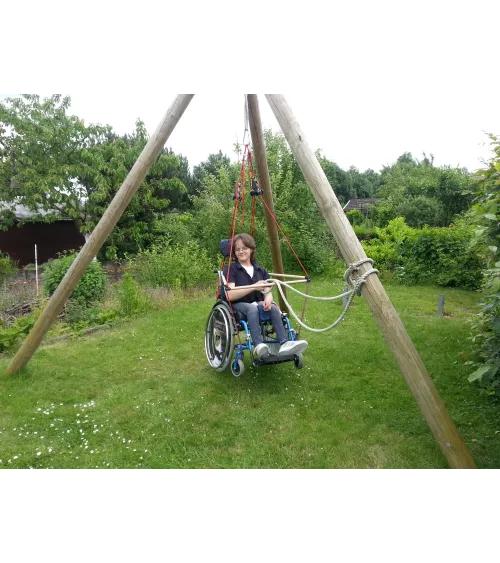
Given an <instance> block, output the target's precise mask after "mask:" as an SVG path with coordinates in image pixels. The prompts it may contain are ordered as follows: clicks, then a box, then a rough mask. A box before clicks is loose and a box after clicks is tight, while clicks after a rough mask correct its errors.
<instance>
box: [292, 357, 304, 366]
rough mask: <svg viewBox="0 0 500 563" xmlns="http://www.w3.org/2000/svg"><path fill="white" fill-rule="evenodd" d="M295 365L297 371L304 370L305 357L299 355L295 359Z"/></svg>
mask: <svg viewBox="0 0 500 563" xmlns="http://www.w3.org/2000/svg"><path fill="white" fill-rule="evenodd" d="M293 363H294V364H295V367H296V368H297V369H302V368H303V367H304V356H303V355H302V354H297V355H296V356H295V358H294V359H293Z"/></svg>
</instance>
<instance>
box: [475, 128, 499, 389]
mask: <svg viewBox="0 0 500 563" xmlns="http://www.w3.org/2000/svg"><path fill="white" fill-rule="evenodd" d="M490 139H491V144H492V148H493V155H492V157H491V159H490V161H489V162H488V163H487V165H486V168H484V169H482V170H478V172H477V173H476V174H477V178H478V185H477V191H476V196H477V197H476V203H475V205H474V208H473V211H474V214H475V215H474V223H475V225H476V226H477V230H476V237H477V241H478V242H479V243H481V244H483V245H484V246H485V247H486V249H487V266H488V267H487V269H486V271H485V272H484V283H483V288H482V290H483V297H482V300H481V302H480V303H479V305H480V307H481V312H480V313H479V314H478V315H477V316H476V319H475V322H474V325H473V334H472V339H471V340H472V342H473V345H474V352H475V355H476V358H475V359H476V367H477V370H476V371H475V372H474V373H472V374H471V375H470V376H469V381H476V380H477V381H479V382H480V383H481V385H482V386H483V387H486V388H487V389H488V390H489V393H491V394H498V393H499V390H500V138H499V137H497V136H495V135H490Z"/></svg>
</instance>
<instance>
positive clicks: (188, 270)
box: [127, 241, 216, 289]
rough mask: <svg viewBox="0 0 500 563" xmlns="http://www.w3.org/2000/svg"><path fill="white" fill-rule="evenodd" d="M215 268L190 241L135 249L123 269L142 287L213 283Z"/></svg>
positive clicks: (198, 247) (202, 250) (206, 255)
mask: <svg viewBox="0 0 500 563" xmlns="http://www.w3.org/2000/svg"><path fill="white" fill-rule="evenodd" d="M215 267H216V266H215V264H214V263H213V261H212V260H211V259H210V258H209V256H208V253H207V251H206V250H204V249H202V248H200V246H199V245H198V244H196V243H195V242H192V241H190V242H188V243H187V244H185V245H174V246H163V247H162V246H154V247H153V248H151V249H149V250H145V251H142V252H139V254H137V256H136V257H135V258H133V259H131V260H130V261H129V263H128V266H127V269H128V271H129V272H130V273H131V274H132V276H133V277H134V278H135V279H136V280H137V281H138V282H139V284H141V285H144V286H146V287H169V288H177V289H186V288H188V287H194V286H197V285H201V284H204V283H207V282H210V281H212V282H213V281H214V279H215V278H214V269H215Z"/></svg>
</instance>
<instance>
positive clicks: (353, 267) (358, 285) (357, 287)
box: [266, 258, 378, 332]
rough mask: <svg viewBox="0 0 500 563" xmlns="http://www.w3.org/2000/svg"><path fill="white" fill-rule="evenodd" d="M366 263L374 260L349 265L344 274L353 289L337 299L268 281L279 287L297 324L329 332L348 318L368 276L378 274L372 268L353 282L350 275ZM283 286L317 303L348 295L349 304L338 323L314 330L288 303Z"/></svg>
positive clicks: (274, 280)
mask: <svg viewBox="0 0 500 563" xmlns="http://www.w3.org/2000/svg"><path fill="white" fill-rule="evenodd" d="M366 262H370V263H371V264H373V260H371V259H370V258H366V259H363V260H360V261H359V262H355V263H354V264H350V265H349V268H348V269H347V271H346V273H345V274H344V280H345V281H346V283H348V284H349V285H350V286H351V287H352V289H351V290H349V291H346V292H345V293H342V294H340V295H336V296H335V297H317V296H315V295H308V294H306V293H303V292H302V291H299V290H298V289H295V287H293V286H292V285H290V284H287V283H285V282H282V281H281V280H277V279H272V278H271V279H269V280H266V281H267V282H269V283H273V284H274V285H276V286H277V287H278V291H279V292H280V294H281V297H282V298H283V302H284V303H285V305H286V306H287V307H288V310H289V311H290V313H291V314H292V316H293V318H294V319H295V320H296V321H297V323H298V324H299V325H300V326H301V327H303V328H305V329H306V330H309V331H310V332H327V331H328V330H331V329H332V328H335V327H336V326H337V325H338V324H340V323H341V322H342V321H343V320H344V318H345V317H346V315H347V312H348V310H349V307H350V306H351V304H352V302H353V300H354V297H355V296H356V295H361V288H362V286H363V284H365V283H366V280H367V278H368V276H370V275H371V274H378V270H376V269H375V268H371V269H370V270H368V271H367V272H365V273H364V274H363V275H361V276H360V277H359V278H357V279H356V280H352V279H351V277H350V275H351V274H352V273H353V272H355V271H357V270H359V266H360V265H362V264H364V263H366ZM282 286H284V287H286V288H287V289H290V290H291V291H293V292H295V293H297V294H298V295H301V296H302V297H304V298H305V299H314V300H316V301H335V300H337V299H342V298H343V297H344V296H346V295H348V296H349V298H348V300H347V303H346V305H345V307H344V310H343V311H342V313H341V315H340V317H339V318H338V319H337V320H336V321H334V322H333V323H332V324H331V325H330V326H327V327H326V328H319V329H318V328H312V327H310V326H308V325H306V324H305V323H304V322H303V321H302V320H301V319H299V317H298V315H297V314H296V313H295V311H294V310H293V307H292V306H291V305H290V303H289V302H288V301H287V299H286V297H285V294H284V293H285V292H284V291H283V289H282Z"/></svg>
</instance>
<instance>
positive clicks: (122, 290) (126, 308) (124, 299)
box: [115, 273, 153, 317]
mask: <svg viewBox="0 0 500 563" xmlns="http://www.w3.org/2000/svg"><path fill="white" fill-rule="evenodd" d="M115 288H116V295H117V298H118V313H119V314H120V315H122V316H124V317H131V316H132V315H136V314H139V313H145V312H147V311H150V310H152V309H153V303H152V300H151V298H150V297H149V296H148V295H146V294H145V293H144V292H142V291H141V290H140V289H139V288H138V287H137V282H136V281H135V280H134V278H133V277H132V276H131V275H130V274H129V273H126V274H125V276H124V277H123V281H122V282H121V283H119V284H116V285H115Z"/></svg>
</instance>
